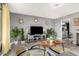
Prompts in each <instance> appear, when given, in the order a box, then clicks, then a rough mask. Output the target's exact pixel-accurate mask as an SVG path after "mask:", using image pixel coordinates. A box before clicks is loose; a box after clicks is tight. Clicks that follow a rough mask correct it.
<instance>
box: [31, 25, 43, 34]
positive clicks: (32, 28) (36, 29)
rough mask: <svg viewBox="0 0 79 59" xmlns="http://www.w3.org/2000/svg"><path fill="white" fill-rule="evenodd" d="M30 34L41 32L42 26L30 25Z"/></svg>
mask: <svg viewBox="0 0 79 59" xmlns="http://www.w3.org/2000/svg"><path fill="white" fill-rule="evenodd" d="M30 34H31V35H35V34H43V27H42V26H31V27H30Z"/></svg>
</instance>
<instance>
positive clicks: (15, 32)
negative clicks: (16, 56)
mask: <svg viewBox="0 0 79 59" xmlns="http://www.w3.org/2000/svg"><path fill="white" fill-rule="evenodd" d="M20 34H21V31H20V29H18V27H17V26H16V27H14V28H13V29H12V30H11V32H10V35H11V38H13V39H16V38H17V37H18V36H19V35H20Z"/></svg>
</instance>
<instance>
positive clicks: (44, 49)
mask: <svg viewBox="0 0 79 59" xmlns="http://www.w3.org/2000/svg"><path fill="white" fill-rule="evenodd" d="M45 52H46V48H44V56H45Z"/></svg>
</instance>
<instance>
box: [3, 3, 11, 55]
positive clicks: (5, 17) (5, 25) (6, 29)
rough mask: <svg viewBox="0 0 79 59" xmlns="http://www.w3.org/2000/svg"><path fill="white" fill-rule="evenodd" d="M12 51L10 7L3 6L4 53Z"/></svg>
mask: <svg viewBox="0 0 79 59" xmlns="http://www.w3.org/2000/svg"><path fill="white" fill-rule="evenodd" d="M9 49H10V15H9V8H8V5H7V4H5V3H3V4H2V53H3V54H6V53H7V52H8V51H9Z"/></svg>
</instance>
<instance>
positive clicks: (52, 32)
mask: <svg viewBox="0 0 79 59" xmlns="http://www.w3.org/2000/svg"><path fill="white" fill-rule="evenodd" d="M56 37H57V33H56V32H55V30H54V29H52V28H50V29H47V38H49V39H56Z"/></svg>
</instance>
